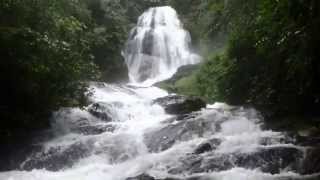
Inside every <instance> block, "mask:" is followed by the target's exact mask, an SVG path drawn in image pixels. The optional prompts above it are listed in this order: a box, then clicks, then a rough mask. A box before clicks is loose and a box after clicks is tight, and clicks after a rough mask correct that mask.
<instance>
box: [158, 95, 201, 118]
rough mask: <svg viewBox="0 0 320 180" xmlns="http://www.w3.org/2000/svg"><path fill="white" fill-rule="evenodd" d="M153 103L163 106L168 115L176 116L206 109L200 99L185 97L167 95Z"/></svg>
mask: <svg viewBox="0 0 320 180" xmlns="http://www.w3.org/2000/svg"><path fill="white" fill-rule="evenodd" d="M154 103H158V104H160V105H161V106H163V107H164V109H165V111H166V112H167V113H168V114H177V115H183V114H188V113H191V112H194V111H199V110H201V108H204V107H206V103H205V102H204V101H203V100H202V99H201V98H198V97H185V96H181V95H169V96H166V97H162V98H158V99H156V100H155V101H154ZM180 119H181V118H180ZM182 119H183V118H182Z"/></svg>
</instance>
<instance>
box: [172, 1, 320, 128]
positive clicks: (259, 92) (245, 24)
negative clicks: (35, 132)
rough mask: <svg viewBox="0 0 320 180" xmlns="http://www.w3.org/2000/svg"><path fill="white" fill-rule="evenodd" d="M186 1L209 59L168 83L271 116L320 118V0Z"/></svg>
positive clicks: (185, 11) (188, 20) (198, 44)
mask: <svg viewBox="0 0 320 180" xmlns="http://www.w3.org/2000/svg"><path fill="white" fill-rule="evenodd" d="M181 4H183V3H182V2H181V1H180V2H178V1H176V3H174V4H173V5H175V7H176V9H177V10H178V11H180V12H179V13H180V14H181V15H182V16H184V17H185V24H186V26H187V28H188V29H189V30H190V32H191V35H192V36H193V39H194V40H195V42H194V45H195V48H196V49H198V51H200V53H201V55H202V56H203V57H204V63H203V64H202V65H201V67H200V69H196V70H195V71H194V72H193V74H192V75H190V76H189V77H184V78H182V79H180V80H179V81H177V82H175V84H173V85H171V87H169V89H171V90H172V91H175V92H180V93H185V94H191V95H198V96H199V95H200V96H202V97H204V98H205V99H207V100H208V101H211V102H215V101H220V102H228V103H229V104H234V105H253V106H254V107H256V108H258V109H259V110H261V111H262V112H263V113H264V114H265V116H266V117H267V118H268V117H270V118H269V119H274V118H275V119H277V118H287V117H288V116H290V117H294V116H296V117H304V122H305V123H308V122H310V121H311V120H310V119H314V118H315V117H318V116H319V107H320V106H319V98H320V86H319V78H320V64H319V59H318V58H319V57H320V56H319V55H320V54H319V52H320V49H319V46H318V42H320V39H319V38H320V36H319V34H318V33H317V32H319V30H320V29H319V28H320V14H319V8H320V3H319V2H318V1H316V0H307V1H299V0H292V1H291V0H290V1H289V0H288V1H287V0H284V1H276V0H262V1H255V0H234V1H224V0H211V1H210V0H209V1H197V2H195V1H189V2H188V3H185V4H188V5H185V7H184V6H181ZM189 5H191V6H189ZM307 119H309V120H307Z"/></svg>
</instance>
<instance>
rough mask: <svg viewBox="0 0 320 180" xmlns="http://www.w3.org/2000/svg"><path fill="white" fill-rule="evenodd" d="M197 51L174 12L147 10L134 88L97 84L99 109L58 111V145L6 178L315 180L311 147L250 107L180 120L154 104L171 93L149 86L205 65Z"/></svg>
mask: <svg viewBox="0 0 320 180" xmlns="http://www.w3.org/2000/svg"><path fill="white" fill-rule="evenodd" d="M189 43H190V37H189V35H188V32H187V31H185V30H183V29H182V25H181V23H180V21H179V19H178V17H177V14H176V12H175V11H174V10H173V9H172V8H170V7H157V8H151V9H149V10H147V11H146V12H145V13H144V14H142V15H141V17H140V18H139V20H138V25H137V27H135V28H134V29H133V30H132V32H131V34H130V37H129V40H128V43H127V47H126V50H125V51H124V54H125V59H126V62H127V65H128V68H129V73H130V78H131V83H130V84H127V85H121V84H106V83H97V82H92V83H91V84H90V86H91V91H92V95H91V96H89V98H90V102H91V104H90V105H89V106H87V107H83V108H61V109H60V110H59V111H57V112H55V113H54V115H53V118H52V131H53V132H54V137H53V138H51V139H50V140H46V141H43V142H35V146H36V147H37V148H35V149H34V150H33V151H32V153H30V154H28V155H27V158H26V159H24V160H23V162H21V163H20V164H19V168H17V170H12V171H7V172H0V180H126V179H137V180H139V179H140V180H143V178H141V177H142V176H140V175H141V174H145V175H150V177H149V178H144V179H147V180H152V179H165V178H172V180H174V179H180V180H182V179H190V180H191V179H193V180H200V179H204V180H209V179H212V180H293V179H295V180H296V179H314V180H315V179H316V178H317V177H318V176H317V175H301V174H306V173H304V172H303V171H302V169H303V161H304V159H305V158H306V150H307V148H308V147H304V146H301V145H296V143H295V139H294V138H291V137H289V136H287V135H286V134H285V133H282V132H275V131H272V130H268V129H265V128H264V126H263V125H264V123H263V118H262V117H261V116H260V115H259V113H258V112H257V111H255V110H254V109H252V108H243V107H232V106H228V105H226V104H224V103H216V104H212V105H207V107H205V108H202V109H201V110H199V111H196V112H190V113H189V114H187V115H186V116H183V118H182V119H181V118H180V119H178V118H177V117H178V116H177V115H175V114H168V113H166V111H165V108H164V107H163V106H162V105H160V104H159V103H157V101H156V99H158V98H162V97H166V96H168V93H167V92H166V91H164V90H161V89H159V88H157V87H153V86H147V85H150V84H152V83H154V82H157V81H159V80H163V79H166V78H169V77H170V76H171V75H173V74H174V72H175V71H176V70H177V68H179V67H180V66H182V65H186V64H193V63H196V62H199V60H200V58H199V57H198V56H197V55H195V54H193V53H192V52H191V51H190V48H189ZM135 85H137V86H135ZM146 86H147V87H146ZM137 176H140V178H130V177H137ZM151 176H152V177H151ZM153 177H154V178H153ZM167 180H168V179H167Z"/></svg>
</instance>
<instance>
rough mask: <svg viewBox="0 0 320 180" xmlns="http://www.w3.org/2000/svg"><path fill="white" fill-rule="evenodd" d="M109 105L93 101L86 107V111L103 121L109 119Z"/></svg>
mask: <svg viewBox="0 0 320 180" xmlns="http://www.w3.org/2000/svg"><path fill="white" fill-rule="evenodd" d="M111 108H112V107H111V105H110V104H106V103H102V102H98V103H93V104H91V105H90V106H89V107H88V112H89V113H90V114H92V115H93V116H95V117H96V118H99V119H101V120H103V121H107V122H109V121H111V120H112V118H111V116H110V115H111Z"/></svg>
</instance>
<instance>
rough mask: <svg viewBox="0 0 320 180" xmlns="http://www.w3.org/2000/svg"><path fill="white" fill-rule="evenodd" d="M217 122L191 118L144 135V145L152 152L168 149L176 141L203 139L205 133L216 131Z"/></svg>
mask: <svg viewBox="0 0 320 180" xmlns="http://www.w3.org/2000/svg"><path fill="white" fill-rule="evenodd" d="M217 126H219V123H218V122H214V121H212V120H210V119H202V118H198V119H197V118H192V119H185V120H184V121H179V122H178V123H173V124H168V125H166V126H164V127H163V128H161V129H158V130H155V131H150V132H148V133H147V134H145V143H146V145H147V147H148V149H149V151H152V152H159V151H164V150H167V149H169V148H170V147H171V146H173V145H174V143H175V142H177V141H187V140H190V139H192V138H194V137H195V136H198V137H203V136H204V134H205V132H208V131H213V132H214V131H216V130H217V129H218V128H219V127H217Z"/></svg>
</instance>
